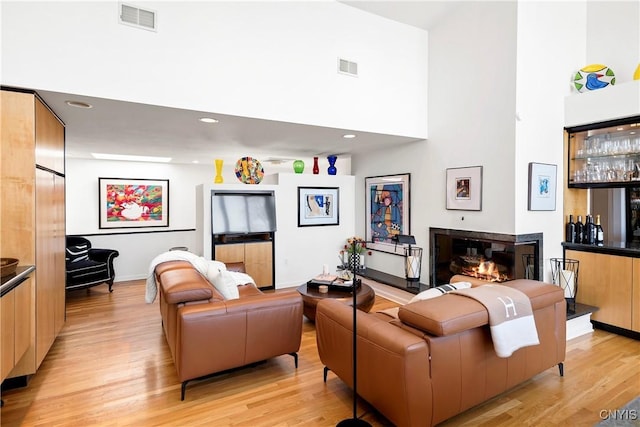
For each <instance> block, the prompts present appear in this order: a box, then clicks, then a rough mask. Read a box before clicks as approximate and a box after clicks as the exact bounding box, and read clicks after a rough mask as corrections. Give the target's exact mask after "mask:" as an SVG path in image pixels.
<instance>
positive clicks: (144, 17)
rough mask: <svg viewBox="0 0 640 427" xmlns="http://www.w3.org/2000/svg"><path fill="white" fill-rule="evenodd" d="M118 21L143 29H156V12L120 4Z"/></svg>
mask: <svg viewBox="0 0 640 427" xmlns="http://www.w3.org/2000/svg"><path fill="white" fill-rule="evenodd" d="M120 23H122V24H127V25H132V26H134V27H138V28H144V29H145V30H153V31H155V30H156V13H155V12H154V11H152V10H145V9H140V8H138V7H135V6H130V5H126V4H123V3H121V4H120Z"/></svg>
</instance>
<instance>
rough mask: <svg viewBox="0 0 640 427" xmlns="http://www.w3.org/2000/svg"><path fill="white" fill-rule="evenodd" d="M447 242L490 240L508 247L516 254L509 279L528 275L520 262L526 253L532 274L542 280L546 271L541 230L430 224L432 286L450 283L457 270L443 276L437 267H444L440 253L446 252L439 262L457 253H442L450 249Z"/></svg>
mask: <svg viewBox="0 0 640 427" xmlns="http://www.w3.org/2000/svg"><path fill="white" fill-rule="evenodd" d="M445 242H449V244H450V245H453V243H452V242H457V243H458V245H459V244H460V242H463V243H464V244H465V245H467V246H469V247H473V246H478V245H480V246H483V245H485V246H486V245H489V244H499V245H502V246H504V247H506V248H507V251H506V253H510V254H512V258H513V259H512V263H513V265H512V266H510V267H511V270H512V274H511V277H509V280H511V279H521V278H525V274H524V269H525V268H526V267H524V266H523V265H522V264H521V263H522V260H521V259H519V258H520V257H521V256H522V257H523V256H525V255H526V256H527V257H528V258H529V260H530V262H531V267H532V269H533V277H530V278H532V279H535V280H539V279H540V277H541V273H542V272H543V271H544V270H543V262H544V261H543V260H544V258H543V255H542V233H529V234H505V233H493V232H485V231H470V230H455V229H449V228H429V283H430V284H431V285H432V286H433V285H436V286H437V285H441V284H444V283H448V279H449V277H451V276H453V275H454V274H455V273H452V272H449V273H448V276H449V277H442V272H441V271H438V268H440V269H441V270H442V268H441V267H442V266H440V267H439V266H438V264H439V262H438V259H439V258H441V256H443V258H441V259H440V264H443V262H442V259H444V260H445V261H446V262H449V261H450V260H451V258H452V257H453V256H455V254H454V253H451V254H443V252H445V251H447V250H449V251H451V249H450V248H444V247H443V246H445V245H444V243H445ZM441 246H442V247H441ZM423 262H424V260H423ZM423 271H424V269H423Z"/></svg>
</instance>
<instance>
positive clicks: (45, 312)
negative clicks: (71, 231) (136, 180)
mask: <svg viewBox="0 0 640 427" xmlns="http://www.w3.org/2000/svg"><path fill="white" fill-rule="evenodd" d="M0 100H1V120H2V141H1V167H2V169H1V172H0V173H1V177H2V181H1V189H0V190H1V191H0V202H1V205H0V206H1V207H0V226H1V227H0V237H1V239H2V247H1V250H2V256H3V257H13V258H18V259H19V260H20V264H21V265H35V266H36V271H35V281H34V282H33V286H31V287H30V289H31V295H30V298H31V300H30V301H29V308H30V310H29V317H30V320H31V323H30V325H31V326H30V328H31V331H30V342H29V348H28V350H27V352H26V354H25V355H24V356H23V357H22V358H21V360H20V361H19V362H17V365H16V366H15V368H13V370H12V371H11V373H10V374H9V377H16V376H23V375H30V374H33V373H35V372H36V370H37V369H38V367H39V366H40V364H41V363H42V360H43V359H44V357H45V356H46V354H47V352H48V351H49V349H50V348H51V345H52V344H53V342H54V340H55V338H56V337H57V336H58V334H59V333H60V331H61V329H62V327H63V325H64V318H65V262H64V258H65V256H64V251H65V196H64V193H65V177H64V124H63V123H62V121H61V120H60V119H59V118H58V117H57V116H56V115H55V114H54V113H53V112H52V111H51V110H50V109H49V108H48V107H47V106H46V104H45V103H44V102H43V101H42V100H41V99H40V98H39V97H38V96H37V94H35V93H30V92H24V91H14V90H11V89H6V88H3V89H2V91H1V98H0ZM0 333H4V332H3V331H0ZM3 339H4V337H3Z"/></svg>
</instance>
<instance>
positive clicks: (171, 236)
mask: <svg viewBox="0 0 640 427" xmlns="http://www.w3.org/2000/svg"><path fill="white" fill-rule="evenodd" d="M338 167H339V168H338V175H336V176H329V175H327V174H326V172H324V171H323V172H322V173H321V174H319V175H313V174H311V173H310V172H308V173H303V174H293V173H290V169H291V168H292V166H291V164H288V165H283V166H282V167H281V169H282V172H278V173H273V174H270V175H265V178H264V180H263V182H262V183H261V184H259V185H244V184H240V183H239V181H238V180H237V179H236V177H235V175H234V171H233V166H232V165H226V166H225V167H224V170H223V174H222V175H223V178H224V183H223V184H216V185H215V188H218V189H220V188H221V189H235V190H263V189H272V190H275V191H276V201H277V206H276V214H277V226H278V231H277V232H276V239H275V242H276V246H275V252H276V258H275V268H276V287H278V288H280V287H287V286H294V285H295V286H298V285H300V284H301V283H303V282H305V281H306V280H308V279H309V277H311V276H314V275H316V274H318V273H320V272H321V271H322V265H323V264H327V265H329V266H331V267H332V268H333V267H335V266H336V265H337V264H338V252H339V251H340V248H341V247H342V245H343V244H344V241H345V239H346V238H347V237H348V236H351V235H353V234H354V216H353V212H354V209H355V207H354V204H355V198H354V184H353V183H354V177H353V176H350V175H349V173H350V168H351V165H350V160H349V159H348V158H344V159H342V163H341V164H338ZM274 170H275V171H277V170H278V169H277V168H274ZM214 175H215V169H214V168H213V167H212V166H203V165H172V164H162V163H135V162H113V161H105V160H79V159H67V163H66V198H67V218H66V223H67V234H78V235H84V236H87V237H88V238H89V239H90V240H91V242H92V245H93V246H94V247H97V248H98V247H100V248H110V249H116V250H118V251H119V252H120V256H119V257H118V258H116V260H115V267H114V268H115V270H116V281H123V280H134V279H140V278H146V277H147V274H148V268H149V264H150V262H151V260H153V258H154V257H156V256H157V255H158V254H160V253H162V252H166V251H167V250H169V249H170V248H172V247H174V246H186V247H188V248H189V250H191V251H192V252H194V253H196V254H198V255H203V256H205V257H206V258H209V257H210V256H211V251H210V248H211V240H210V234H209V236H207V237H209V238H208V240H206V243H204V244H203V240H204V237H205V236H203V233H205V234H206V233H210V216H209V215H210V207H211V206H210V204H209V203H202V204H201V205H200V209H201V210H202V212H198V211H197V209H196V206H197V203H196V199H197V196H198V195H200V196H202V194H203V192H202V189H200V192H199V194H198V192H197V188H196V187H197V186H200V187H202V188H205V189H206V190H205V192H206V193H207V194H210V190H211V188H212V184H211V183H212V182H213V178H214ZM100 177H103V178H106V177H109V178H114V177H118V178H147V179H168V180H169V227H167V228H164V227H163V228H147V229H144V228H142V229H140V228H136V229H131V228H127V229H99V228H98V178H100ZM298 186H318V187H339V188H340V206H339V209H340V224H339V225H338V226H322V227H300V228H299V227H298V226H297V224H298V222H297V221H298V220H297V187H298ZM207 202H208V197H207ZM198 214H201V215H200V216H199V215H198ZM198 218H199V220H198ZM203 246H204V247H203Z"/></svg>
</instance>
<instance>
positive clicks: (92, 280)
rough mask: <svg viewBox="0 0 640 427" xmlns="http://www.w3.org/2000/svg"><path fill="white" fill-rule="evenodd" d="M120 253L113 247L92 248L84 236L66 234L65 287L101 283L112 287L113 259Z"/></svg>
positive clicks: (85, 286) (113, 274)
mask: <svg viewBox="0 0 640 427" xmlns="http://www.w3.org/2000/svg"><path fill="white" fill-rule="evenodd" d="M118 255H120V254H119V253H118V251H116V250H113V249H93V248H92V247H91V242H90V241H89V240H87V239H85V238H84V237H78V236H67V248H66V270H67V282H66V286H65V288H66V289H67V290H68V291H70V290H75V289H85V288H90V287H92V286H96V285H99V284H101V283H107V284H108V285H109V292H112V291H113V289H111V287H112V286H113V279H114V278H115V275H116V274H115V271H114V270H113V259H114V258H115V257H117V256H118Z"/></svg>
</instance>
